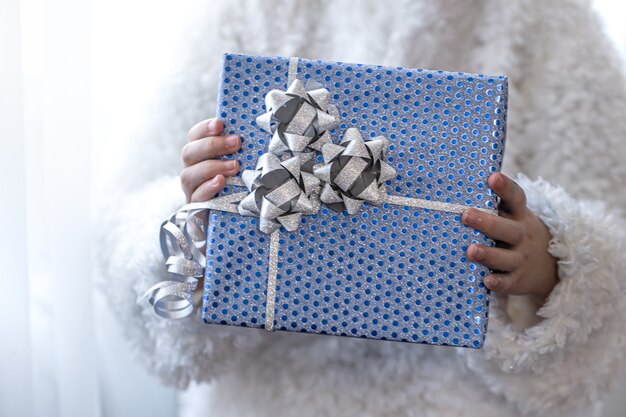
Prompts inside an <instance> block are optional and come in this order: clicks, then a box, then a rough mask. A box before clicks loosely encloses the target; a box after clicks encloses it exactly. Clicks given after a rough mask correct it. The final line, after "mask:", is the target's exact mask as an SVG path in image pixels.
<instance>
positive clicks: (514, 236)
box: [461, 208, 525, 246]
mask: <svg viewBox="0 0 626 417" xmlns="http://www.w3.org/2000/svg"><path fill="white" fill-rule="evenodd" d="M461 220H462V221H463V223H464V224H466V225H468V226H470V227H473V228H474V229H476V230H478V231H480V232H483V233H484V234H486V235H487V236H489V237H490V238H492V239H493V240H498V241H501V242H505V243H508V244H510V245H513V246H515V245H518V244H520V243H521V242H522V240H523V239H524V235H525V230H524V226H523V225H522V224H521V223H520V222H518V221H515V220H511V219H507V218H505V217H501V216H495V215H493V214H489V213H485V212H483V211H480V210H476V209H474V208H470V209H467V210H465V211H464V212H463V214H462V215H461Z"/></svg>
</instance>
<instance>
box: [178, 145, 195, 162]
mask: <svg viewBox="0 0 626 417" xmlns="http://www.w3.org/2000/svg"><path fill="white" fill-rule="evenodd" d="M190 145H191V144H190V143H188V144H186V145H185V146H183V149H182V151H181V152H180V156H181V158H182V160H183V164H185V166H188V165H190V164H191V161H192V157H193V152H192V150H191V146H190Z"/></svg>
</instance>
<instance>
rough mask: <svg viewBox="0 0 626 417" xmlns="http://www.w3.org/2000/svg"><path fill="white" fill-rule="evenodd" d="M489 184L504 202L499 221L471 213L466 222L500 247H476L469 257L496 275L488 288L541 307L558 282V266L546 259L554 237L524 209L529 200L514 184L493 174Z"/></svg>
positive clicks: (465, 215) (465, 216) (487, 282)
mask: <svg viewBox="0 0 626 417" xmlns="http://www.w3.org/2000/svg"><path fill="white" fill-rule="evenodd" d="M488 183H489V187H491V189H492V190H493V191H494V192H495V193H496V194H497V195H498V196H500V198H501V201H500V207H499V210H500V213H499V214H500V216H495V215H493V214H488V213H485V212H482V211H480V210H476V209H468V210H466V211H465V212H464V213H463V215H462V221H463V223H465V224H466V225H468V226H470V227H473V228H474V229H476V230H479V231H481V232H483V233H484V234H486V235H487V236H489V237H490V238H492V239H493V240H495V241H496V247H489V246H484V245H479V244H472V245H470V246H469V247H468V248H467V255H468V257H469V259H470V260H472V261H475V262H480V263H482V264H483V265H485V266H487V267H489V268H491V269H493V270H494V272H492V273H490V274H489V275H487V276H485V280H484V283H485V286H486V287H487V288H489V289H490V290H492V291H495V292H497V293H501V294H514V295H530V296H531V297H532V299H533V301H534V302H535V304H536V305H537V307H541V306H542V305H543V304H544V303H545V301H546V298H547V297H548V295H550V292H551V291H552V289H553V288H554V286H555V285H556V283H557V280H558V277H557V261H556V259H555V258H554V257H553V256H552V255H550V253H548V243H549V242H550V239H551V238H552V236H551V234H550V232H549V231H548V228H547V227H546V226H545V224H543V222H542V221H541V220H540V219H539V218H538V217H537V216H536V215H535V214H534V213H533V212H532V211H531V210H530V209H529V208H528V207H526V194H525V193H524V190H522V188H521V187H520V186H519V185H517V183H516V182H515V181H513V180H512V179H510V178H509V177H507V176H505V175H503V174H500V173H495V174H493V175H491V176H490V177H489V180H488Z"/></svg>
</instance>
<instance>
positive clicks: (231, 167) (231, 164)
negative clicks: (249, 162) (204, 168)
mask: <svg viewBox="0 0 626 417" xmlns="http://www.w3.org/2000/svg"><path fill="white" fill-rule="evenodd" d="M235 168H237V161H236V160H234V159H233V160H232V161H230V163H229V164H228V169H235Z"/></svg>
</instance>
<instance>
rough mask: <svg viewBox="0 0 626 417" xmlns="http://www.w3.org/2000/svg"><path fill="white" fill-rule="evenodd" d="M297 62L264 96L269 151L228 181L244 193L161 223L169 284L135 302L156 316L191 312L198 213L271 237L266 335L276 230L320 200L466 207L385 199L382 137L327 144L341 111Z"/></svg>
mask: <svg viewBox="0 0 626 417" xmlns="http://www.w3.org/2000/svg"><path fill="white" fill-rule="evenodd" d="M297 64H298V58H296V57H292V58H291V59H290V66H289V86H288V88H287V90H286V91H282V90H272V91H270V92H269V93H268V94H267V95H266V97H265V104H266V108H267V110H268V111H267V113H265V114H263V115H261V116H259V117H258V118H257V123H258V125H259V126H260V127H261V128H263V129H265V130H267V131H268V132H271V133H272V139H271V141H270V144H269V152H268V153H265V154H263V155H261V156H260V157H259V160H258V161H257V165H256V169H254V170H245V171H244V172H243V174H242V178H241V179H239V178H236V177H229V178H227V180H226V181H227V184H230V185H235V186H245V187H247V188H248V192H245V191H244V192H238V193H233V194H228V195H225V196H221V197H217V198H214V199H212V200H210V201H207V202H203V203H191V204H187V205H185V206H183V207H182V208H181V209H180V210H178V211H177V212H176V213H174V214H172V216H170V218H169V219H168V220H166V221H165V222H164V223H163V224H162V225H161V251H162V253H163V256H164V257H165V258H166V259H167V261H166V267H167V270H168V272H170V273H171V274H172V275H173V276H174V278H175V280H172V281H163V282H160V283H157V284H156V285H154V286H153V287H151V288H150V289H149V290H148V291H146V292H145V294H143V296H141V297H139V299H138V302H139V301H141V300H143V299H145V298H147V299H148V300H149V302H150V304H151V305H152V306H153V307H154V310H155V312H156V313H157V314H158V315H160V316H162V317H166V318H182V317H185V316H187V315H189V314H190V313H191V312H192V311H193V305H192V291H193V290H194V289H195V288H196V286H197V283H198V278H200V277H202V276H203V274H204V271H205V270H204V264H205V257H204V255H203V254H202V252H201V249H202V248H203V247H204V245H205V244H206V224H205V223H204V221H202V220H201V219H200V218H199V214H200V213H202V212H204V211H207V210H219V211H226V212H231V213H239V214H241V215H243V216H255V217H259V219H260V220H259V228H260V230H261V231H262V232H263V233H268V234H270V249H269V268H268V269H269V272H268V278H267V291H266V294H267V299H266V311H265V329H266V330H270V331H271V330H273V329H274V315H275V294H276V277H277V274H278V250H279V241H280V240H279V236H280V226H281V225H282V226H284V227H285V229H286V230H289V231H293V230H296V229H297V227H298V225H299V224H300V220H301V217H302V215H303V214H312V213H316V212H317V211H319V207H320V204H321V203H324V204H327V205H328V206H329V207H330V208H332V209H334V210H336V211H342V210H343V209H344V208H345V209H346V210H347V211H348V213H349V214H355V213H356V212H357V211H358V209H359V208H360V206H361V205H362V204H363V202H368V203H372V204H376V205H379V204H381V203H389V204H394V205H401V206H410V207H416V208H425V209H430V210H440V211H446V212H454V213H461V212H463V211H464V210H465V209H466V208H467V207H468V206H465V205H462V204H452V203H446V202H441V201H431V200H426V199H419V198H410V197H403V196H395V195H388V194H387V193H386V190H385V185H384V183H385V181H387V180H390V179H393V178H394V177H395V175H396V170H395V169H394V168H393V167H391V166H390V165H389V164H388V163H387V162H385V160H384V157H385V153H386V151H387V148H388V146H389V141H388V140H387V138H385V137H383V136H379V137H376V138H373V139H369V140H363V138H362V136H361V134H360V133H359V131H358V130H357V129H354V128H349V129H347V130H346V132H345V134H344V137H343V141H342V142H341V143H340V144H339V145H336V144H333V143H332V141H331V138H330V133H329V130H331V129H333V128H334V127H337V126H338V125H339V112H338V111H337V108H336V107H335V106H334V105H332V104H331V103H330V93H329V92H328V90H326V89H325V88H324V87H323V86H322V85H321V84H319V83H317V82H315V81H313V80H308V81H307V83H306V85H305V84H303V83H302V81H300V80H298V79H297V78H295V75H296V74H297ZM315 152H321V153H322V156H323V159H324V163H323V164H321V165H314V156H315ZM242 180H243V181H242ZM320 182H323V183H324V185H323V187H321V185H320ZM320 188H322V189H321V192H320ZM479 210H482V211H485V212H489V213H497V211H496V210H490V209H482V208H479Z"/></svg>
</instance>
